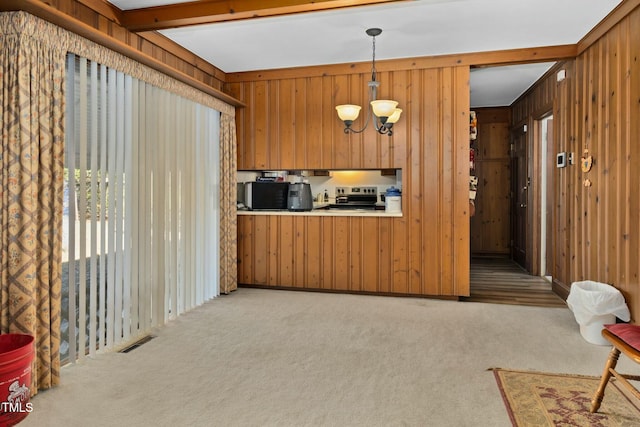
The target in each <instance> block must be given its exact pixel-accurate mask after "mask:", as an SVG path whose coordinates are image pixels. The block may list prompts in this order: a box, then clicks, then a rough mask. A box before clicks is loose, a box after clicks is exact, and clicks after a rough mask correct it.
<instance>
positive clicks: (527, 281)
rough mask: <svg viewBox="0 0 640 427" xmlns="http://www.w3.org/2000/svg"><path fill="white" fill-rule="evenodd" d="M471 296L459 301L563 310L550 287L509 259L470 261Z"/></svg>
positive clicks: (557, 297) (483, 258) (485, 258)
mask: <svg viewBox="0 0 640 427" xmlns="http://www.w3.org/2000/svg"><path fill="white" fill-rule="evenodd" d="M470 290H471V296H469V297H462V298H461V301H470V302H488V303H494V304H511V305H529V306H536V307H566V306H567V305H566V303H565V302H564V300H563V299H562V298H560V297H559V296H558V295H556V294H555V293H554V292H553V291H552V290H551V283H549V282H548V281H547V280H545V279H543V278H542V277H538V276H532V275H530V274H529V273H527V272H526V271H525V270H524V269H522V267H520V266H519V265H518V264H516V263H515V262H514V261H513V260H510V259H508V258H490V257H472V258H471V268H470Z"/></svg>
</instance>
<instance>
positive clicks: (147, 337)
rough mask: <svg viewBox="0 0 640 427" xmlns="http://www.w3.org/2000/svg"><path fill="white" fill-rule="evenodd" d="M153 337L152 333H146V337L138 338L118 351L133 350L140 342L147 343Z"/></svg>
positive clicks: (127, 351) (126, 351)
mask: <svg viewBox="0 0 640 427" xmlns="http://www.w3.org/2000/svg"><path fill="white" fill-rule="evenodd" d="M154 338H155V336H154V335H147V336H146V337H143V338H140V339H139V340H138V341H136V342H134V343H133V344H131V345H129V346H127V347H125V348H123V349H122V350H120V351H119V352H118V353H129V352H130V351H132V350H135V349H136V348H138V347H140V346H141V345H142V344H146V343H148V342H149V341H151V340H152V339H154Z"/></svg>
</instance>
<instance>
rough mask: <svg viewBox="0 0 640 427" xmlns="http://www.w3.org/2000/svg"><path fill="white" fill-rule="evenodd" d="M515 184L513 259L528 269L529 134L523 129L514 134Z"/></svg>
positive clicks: (513, 169) (512, 170)
mask: <svg viewBox="0 0 640 427" xmlns="http://www.w3.org/2000/svg"><path fill="white" fill-rule="evenodd" d="M511 162H512V164H511V173H512V174H513V178H512V180H511V182H512V183H513V187H512V195H513V197H512V198H511V200H512V203H513V206H512V209H511V215H512V221H511V224H512V238H511V239H512V242H513V244H512V246H511V255H512V257H513V259H514V260H515V261H516V262H517V263H518V264H520V265H521V266H522V267H523V268H526V260H527V209H528V206H527V205H528V203H527V201H528V199H529V176H528V171H527V134H526V133H525V132H524V129H523V127H519V129H518V130H517V131H516V132H514V134H513V157H512V160H511Z"/></svg>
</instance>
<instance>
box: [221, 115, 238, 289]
mask: <svg viewBox="0 0 640 427" xmlns="http://www.w3.org/2000/svg"><path fill="white" fill-rule="evenodd" d="M236 169H237V161H236V122H235V118H234V117H233V116H231V115H229V114H224V113H223V114H222V115H221V117H220V293H223V294H228V293H229V292H231V291H234V290H235V289H237V288H238V263H237V261H236V260H237V257H238V255H237V254H238V251H237V239H238V237H237V232H236V230H237V221H236V215H237V211H236V210H237V206H238V204H237V203H238V200H237V192H236Z"/></svg>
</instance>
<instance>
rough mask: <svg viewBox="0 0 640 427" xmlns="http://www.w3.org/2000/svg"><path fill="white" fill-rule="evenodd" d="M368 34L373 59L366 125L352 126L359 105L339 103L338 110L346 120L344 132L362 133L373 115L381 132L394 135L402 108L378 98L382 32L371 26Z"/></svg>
mask: <svg viewBox="0 0 640 427" xmlns="http://www.w3.org/2000/svg"><path fill="white" fill-rule="evenodd" d="M366 33H367V35H368V36H371V38H372V40H373V60H372V62H371V81H370V82H369V84H368V85H369V105H370V108H369V111H368V114H367V120H366V121H365V124H364V127H363V128H362V129H360V130H355V129H353V128H352V127H351V125H352V124H353V122H354V121H355V120H356V119H357V118H358V115H359V114H360V109H361V108H362V107H360V106H359V105H352V104H344V105H338V106H337V107H336V110H337V111H338V117H340V120H342V121H343V122H344V133H349V132H353V133H361V132H363V131H364V130H365V129H366V128H367V126H368V125H369V120H370V119H371V115H373V116H375V118H374V119H373V124H374V126H375V128H376V130H377V131H378V133H380V134H387V135H389V136H391V135H393V130H392V128H393V124H394V123H396V122H397V121H398V119H400V114H402V110H401V109H400V108H397V106H398V103H397V102H396V101H392V100H389V99H380V100H378V99H377V92H378V86H380V82H378V81H376V36H379V35H380V34H381V33H382V30H381V29H380V28H369V29H368V30H367V31H366Z"/></svg>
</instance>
